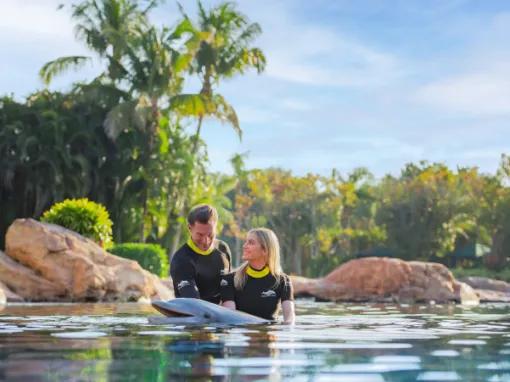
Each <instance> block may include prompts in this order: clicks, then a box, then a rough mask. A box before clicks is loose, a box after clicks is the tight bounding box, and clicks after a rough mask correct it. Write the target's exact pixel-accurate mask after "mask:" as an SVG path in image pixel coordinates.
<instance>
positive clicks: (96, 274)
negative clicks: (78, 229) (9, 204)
mask: <svg viewBox="0 0 510 382" xmlns="http://www.w3.org/2000/svg"><path fill="white" fill-rule="evenodd" d="M6 254H7V256H5V257H8V258H10V259H11V260H13V261H14V262H15V263H17V264H18V265H20V267H22V269H23V271H24V272H25V273H26V274H30V275H31V276H35V277H38V278H39V280H42V285H43V288H42V289H43V290H40V289H35V290H34V289H33V288H24V287H23V284H24V280H21V279H16V278H14V277H7V278H6V277H4V275H3V272H2V274H0V280H1V281H3V282H4V283H5V284H6V285H7V286H8V287H9V288H10V289H11V290H13V291H14V292H15V293H17V294H19V295H20V296H22V297H23V298H25V299H28V300H32V301H138V300H139V299H169V298H172V297H173V293H172V291H170V290H169V289H168V288H167V287H166V286H165V285H164V284H163V283H162V282H161V280H160V279H159V277H157V276H156V275H154V274H152V273H150V272H147V271H146V270H144V269H143V268H142V267H140V265H139V264H138V263H137V262H136V261H132V260H128V259H124V258H121V257H118V256H114V255H112V254H109V253H107V252H106V251H104V250H103V249H102V248H101V247H99V246H98V245H97V244H95V243H94V242H93V241H91V240H88V239H86V238H84V237H82V236H81V235H79V234H77V233H75V232H73V231H70V230H67V229H65V228H62V227H60V226H57V225H53V224H47V223H41V222H37V221H35V220H32V219H18V220H16V221H15V222H14V223H13V224H12V225H11V226H10V227H9V229H8V231H7V235H6ZM6 263H8V262H6ZM10 266H11V268H13V269H14V264H12V262H11V264H10ZM18 269H21V268H18ZM34 281H35V280H34ZM31 286H32V285H31Z"/></svg>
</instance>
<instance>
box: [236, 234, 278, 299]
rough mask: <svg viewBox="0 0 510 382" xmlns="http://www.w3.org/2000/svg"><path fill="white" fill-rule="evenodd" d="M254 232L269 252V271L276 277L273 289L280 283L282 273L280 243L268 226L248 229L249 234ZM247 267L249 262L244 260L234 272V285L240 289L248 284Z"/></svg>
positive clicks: (267, 262)
mask: <svg viewBox="0 0 510 382" xmlns="http://www.w3.org/2000/svg"><path fill="white" fill-rule="evenodd" d="M249 234H253V235H255V237H256V238H257V241H258V242H259V244H260V246H261V247H262V248H263V249H264V250H265V251H266V252H267V260H266V265H267V267H268V268H269V272H270V273H271V274H272V275H273V276H274V277H275V279H276V282H275V284H274V285H273V289H274V288H276V287H277V286H278V284H279V283H280V275H281V274H282V266H281V264H280V243H279V242H278V238H277V237H276V235H275V233H274V232H273V231H271V230H270V229H268V228H253V229H251V230H250V231H248V235H249ZM246 268H248V262H244V263H243V264H241V265H240V266H239V268H237V269H236V271H235V274H234V286H235V288H236V289H238V290H240V289H243V288H244V285H245V284H246V278H247V276H246Z"/></svg>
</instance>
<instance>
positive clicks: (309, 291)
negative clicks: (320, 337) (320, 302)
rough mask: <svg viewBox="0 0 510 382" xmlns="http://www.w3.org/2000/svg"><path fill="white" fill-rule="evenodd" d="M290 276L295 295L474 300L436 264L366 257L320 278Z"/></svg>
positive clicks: (337, 298)
mask: <svg viewBox="0 0 510 382" xmlns="http://www.w3.org/2000/svg"><path fill="white" fill-rule="evenodd" d="M291 278H292V283H293V286H294V293H295V294H296V295H303V294H304V295H311V296H315V297H318V298H320V299H325V300H331V301H380V302H390V301H392V302H428V301H435V302H447V301H462V302H469V303H471V304H473V303H478V297H477V295H476V293H475V292H474V291H473V289H472V288H471V287H469V286H468V285H466V284H463V283H460V282H458V281H457V280H455V279H454V277H453V275H452V273H451V272H450V271H449V270H448V269H447V268H446V267H445V266H444V265H442V264H437V263H426V262H420V261H410V262H407V261H403V260H400V259H393V258H380V257H368V258H363V259H357V260H351V261H349V262H347V263H345V264H342V265H341V266H340V267H338V268H337V269H335V270H334V271H333V272H331V273H330V274H328V275H327V276H325V277H324V278H321V279H307V278H304V277H296V276H291Z"/></svg>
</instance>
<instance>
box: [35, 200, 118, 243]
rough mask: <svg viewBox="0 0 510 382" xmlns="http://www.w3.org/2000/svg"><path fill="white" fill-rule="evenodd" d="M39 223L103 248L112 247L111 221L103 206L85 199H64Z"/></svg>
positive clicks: (46, 213)
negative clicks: (64, 229)
mask: <svg viewBox="0 0 510 382" xmlns="http://www.w3.org/2000/svg"><path fill="white" fill-rule="evenodd" d="M41 221H43V222H46V223H53V224H58V225H60V226H62V227H65V228H67V229H70V230H72V231H75V232H78V233H79V234H80V235H82V236H85V237H87V238H89V239H91V240H94V241H95V242H96V243H98V244H99V245H101V246H102V247H103V248H110V247H111V245H112V221H111V220H110V215H109V214H108V211H107V210H106V208H105V207H104V206H102V205H101V204H98V203H95V202H92V201H90V200H88V199H86V198H82V199H66V200H64V201H63V202H60V203H56V204H54V205H53V206H52V207H51V208H50V209H49V210H48V211H46V212H45V213H44V214H43V216H42V218H41Z"/></svg>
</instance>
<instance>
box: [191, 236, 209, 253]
mask: <svg viewBox="0 0 510 382" xmlns="http://www.w3.org/2000/svg"><path fill="white" fill-rule="evenodd" d="M186 244H188V246H189V247H190V248H191V249H192V251H193V252H196V253H198V254H199V255H204V256H207V255H210V254H211V253H212V251H214V245H213V244H211V247H210V248H209V249H208V250H207V251H204V250H202V249H200V248H198V247H197V245H196V244H195V243H194V242H193V240H191V237H190V238H189V239H188V241H187V242H186Z"/></svg>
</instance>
